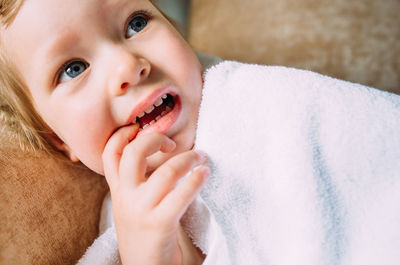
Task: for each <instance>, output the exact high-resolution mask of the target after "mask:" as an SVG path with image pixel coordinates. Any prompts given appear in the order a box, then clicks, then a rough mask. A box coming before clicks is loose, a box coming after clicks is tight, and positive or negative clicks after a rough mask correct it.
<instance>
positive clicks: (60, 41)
mask: <svg viewBox="0 0 400 265" xmlns="http://www.w3.org/2000/svg"><path fill="white" fill-rule="evenodd" d="M80 40H81V38H80V37H79V36H78V34H76V33H73V32H72V31H71V32H67V33H64V34H60V35H57V36H56V37H55V38H52V39H51V40H50V41H48V42H47V43H48V44H47V45H45V48H44V49H43V50H44V55H45V61H46V62H48V61H53V60H54V58H55V57H57V56H59V54H62V52H65V51H66V50H69V49H70V47H71V46H73V45H76V44H78V43H79V42H80Z"/></svg>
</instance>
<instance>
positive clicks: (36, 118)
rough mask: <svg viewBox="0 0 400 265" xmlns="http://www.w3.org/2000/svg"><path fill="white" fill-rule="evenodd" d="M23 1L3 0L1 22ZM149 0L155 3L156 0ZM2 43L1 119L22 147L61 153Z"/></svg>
mask: <svg viewBox="0 0 400 265" xmlns="http://www.w3.org/2000/svg"><path fill="white" fill-rule="evenodd" d="M24 1H25V0H0V23H1V25H0V26H2V27H5V28H6V27H8V26H9V25H10V24H11V23H12V21H13V19H14V17H15V16H16V15H17V13H18V11H19V9H20V8H21V6H22V5H23V3H24ZM150 2H152V3H153V4H154V1H152V0H150ZM156 8H157V7H156ZM159 11H160V12H161V13H162V14H163V15H164V16H165V17H166V18H167V19H168V20H169V21H170V23H171V24H172V25H173V26H174V27H175V28H178V27H179V25H178V23H176V21H174V20H173V19H171V18H170V17H168V16H167V15H166V14H164V13H163V12H162V11H161V10H159ZM1 45H2V44H1V41H0V122H1V123H3V124H5V125H6V126H8V127H9V128H12V130H13V132H15V133H16V135H15V137H16V138H17V140H18V142H19V144H20V146H21V148H22V149H23V150H33V151H36V150H38V149H40V150H43V151H45V152H46V153H49V154H52V155H56V156H57V157H60V155H61V153H60V152H58V151H57V150H56V148H54V146H53V145H52V144H51V143H50V141H49V140H48V136H49V135H51V134H53V132H52V130H51V129H50V127H49V126H48V125H47V124H46V122H45V121H44V120H43V119H42V118H41V116H40V115H39V113H38V112H37V111H36V109H35V107H34V105H33V99H32V96H31V94H30V92H29V89H28V88H27V86H26V85H25V84H24V83H23V82H22V78H20V76H19V75H18V71H17V70H16V67H14V66H13V64H12V62H11V61H10V60H8V59H7V56H6V55H5V54H4V49H3V48H2V46H1ZM0 133H3V128H0ZM61 157H62V158H65V156H63V155H61Z"/></svg>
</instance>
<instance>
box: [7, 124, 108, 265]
mask: <svg viewBox="0 0 400 265" xmlns="http://www.w3.org/2000/svg"><path fill="white" fill-rule="evenodd" d="M0 126H1V127H0V128H1V129H2V132H1V135H0V178H1V179H0V189H1V193H0V216H1V218H0V264H4V265H5V264H10V265H11V264H13V265H15V264H75V263H76V261H77V260H78V259H79V258H80V257H81V256H82V255H83V253H84V251H85V249H86V248H87V247H88V246H89V245H90V244H91V243H92V241H93V240H94V238H95V237H96V236H97V233H98V220H99V214H100V207H101V202H102V199H103V196H104V195H105V192H106V190H107V187H106V183H105V181H104V178H103V177H102V176H99V175H96V174H94V173H92V172H90V171H89V170H87V169H85V168H84V167H83V166H77V165H73V164H72V163H69V162H66V161H61V160H60V159H58V160H57V159H54V158H51V157H49V156H48V155H46V154H44V153H42V152H38V153H34V152H33V151H22V150H21V149H20V148H19V145H18V144H17V142H16V140H15V132H13V131H12V129H11V128H8V127H7V126H6V125H5V124H4V122H3V123H0Z"/></svg>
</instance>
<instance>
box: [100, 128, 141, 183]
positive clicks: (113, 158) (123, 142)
mask: <svg viewBox="0 0 400 265" xmlns="http://www.w3.org/2000/svg"><path fill="white" fill-rule="evenodd" d="M138 131H139V124H134V125H132V126H127V127H123V128H121V129H119V130H117V131H116V132H115V133H114V134H113V135H111V137H110V139H109V140H108V141H107V143H106V146H105V147H104V151H103V155H102V159H103V171H104V175H105V177H106V180H107V183H108V185H109V186H110V189H111V186H113V187H114V186H115V182H117V181H118V179H119V178H118V175H119V174H118V172H119V164H120V159H121V156H122V153H123V150H124V148H125V146H127V145H128V144H129V142H130V141H131V140H132V139H133V138H134V137H135V136H136V134H137V133H138Z"/></svg>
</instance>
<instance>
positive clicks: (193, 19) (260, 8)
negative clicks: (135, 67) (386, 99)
mask: <svg viewBox="0 0 400 265" xmlns="http://www.w3.org/2000/svg"><path fill="white" fill-rule="evenodd" d="M153 1H154V2H155V3H156V4H157V5H158V6H159V7H160V9H161V10H163V11H164V12H165V13H166V14H167V15H168V16H170V17H171V18H173V19H174V20H175V21H177V22H178V23H179V24H180V25H181V26H180V27H179V28H178V29H179V30H180V31H181V33H182V35H184V37H185V38H186V40H187V41H188V42H189V44H190V45H191V46H192V48H193V49H195V50H197V51H201V52H204V53H207V54H212V55H216V56H218V57H220V58H222V59H224V60H236V61H240V62H246V63H256V64H266V65H284V66H289V67H295V68H300V69H306V70H311V71H314V72H318V73H321V74H325V75H329V76H332V77H336V78H339V79H343V80H347V81H351V82H355V83H361V84H364V85H367V86H372V87H375V88H379V89H383V90H387V91H390V92H394V93H399V94H400V16H399V14H400V0H351V1H348V0H153Z"/></svg>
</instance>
